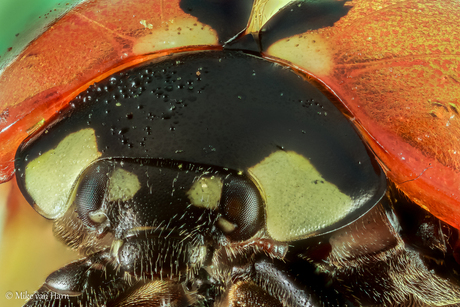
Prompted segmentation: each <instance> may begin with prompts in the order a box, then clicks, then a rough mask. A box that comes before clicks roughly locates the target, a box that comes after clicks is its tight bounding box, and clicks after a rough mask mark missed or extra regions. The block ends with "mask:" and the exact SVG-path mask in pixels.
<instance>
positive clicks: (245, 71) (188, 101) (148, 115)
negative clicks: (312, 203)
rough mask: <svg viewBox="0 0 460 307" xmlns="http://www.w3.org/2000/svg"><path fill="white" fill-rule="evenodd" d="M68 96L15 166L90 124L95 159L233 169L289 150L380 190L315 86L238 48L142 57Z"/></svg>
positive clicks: (341, 178) (327, 174) (370, 190)
mask: <svg viewBox="0 0 460 307" xmlns="http://www.w3.org/2000/svg"><path fill="white" fill-rule="evenodd" d="M90 97H91V98H90ZM73 104H74V105H75V108H73V109H72V113H71V114H70V115H67V118H65V119H62V120H61V119H58V121H60V122H57V123H55V124H54V125H53V126H52V127H51V128H50V129H49V133H47V134H42V135H41V136H40V137H39V138H37V140H36V141H35V142H34V143H30V145H32V144H33V146H26V147H25V148H23V149H21V152H19V153H18V156H17V161H18V162H17V165H16V167H17V168H20V169H24V167H23V166H24V165H22V164H23V163H25V162H21V161H24V159H23V157H25V156H27V155H29V158H30V159H34V158H35V157H36V156H38V153H39V152H40V151H41V152H46V151H48V150H50V149H51V148H54V147H55V146H57V144H58V143H59V142H60V141H61V140H62V139H64V138H65V137H66V136H67V135H68V134H70V133H72V132H76V131H78V130H80V129H85V128H92V129H94V130H95V134H96V138H97V142H98V148H99V150H100V151H101V152H102V157H103V158H104V157H127V158H152V159H161V158H163V159H169V160H180V161H186V162H190V163H195V164H197V165H213V166H218V167H222V168H228V169H232V170H235V171H238V170H246V169H248V168H250V167H252V166H254V165H256V164H258V163H259V162H260V161H262V160H263V159H264V158H266V157H268V156H269V155H270V154H272V153H274V152H277V151H280V150H283V151H286V152H288V151H294V152H296V153H298V154H300V155H302V156H304V157H305V158H307V159H308V160H309V161H310V163H312V164H313V165H314V167H315V168H316V169H317V170H318V172H319V173H320V174H321V176H322V177H323V178H324V180H325V181H328V182H331V183H333V184H335V185H336V186H337V187H338V188H339V189H340V190H341V191H342V192H343V193H345V194H347V195H349V196H350V197H351V198H352V199H354V200H357V199H361V198H362V197H365V198H366V199H372V200H371V201H375V200H376V199H377V200H378V199H380V196H381V195H382V193H384V191H385V187H386V186H385V179H384V178H385V177H384V175H383V173H382V172H381V170H380V169H379V168H378V166H377V163H376V162H375V160H374V159H373V158H372V157H371V156H370V155H369V153H368V151H367V149H366V147H365V146H364V144H363V142H362V140H361V139H360V138H359V137H358V135H357V133H356V132H355V130H354V128H353V126H352V124H351V123H350V122H349V121H348V120H347V119H346V118H345V116H344V115H343V114H342V113H341V112H340V111H339V110H338V109H337V108H336V107H335V106H334V104H333V103H332V102H331V101H329V100H328V98H327V97H326V96H325V95H324V94H323V93H322V92H321V91H320V90H319V89H317V88H316V87H315V86H313V85H312V84H310V83H309V82H308V81H306V79H305V78H303V77H302V76H300V75H298V74H296V73H294V72H293V71H291V70H289V69H286V68H285V67H283V66H281V65H278V64H275V63H271V62H268V61H265V60H263V59H261V58H258V57H255V56H251V55H247V54H244V53H241V52H236V51H222V52H217V51H212V52H198V53H187V54H179V55H176V56H172V57H169V58H167V59H165V60H164V61H161V62H155V61H152V62H149V63H144V64H143V65H139V66H136V67H133V68H130V69H127V70H125V71H123V72H120V73H117V74H115V75H113V76H111V77H109V78H107V79H105V80H103V81H101V82H99V83H97V84H95V85H93V86H91V87H90V88H88V90H87V91H85V92H84V93H82V94H80V95H79V96H78V97H77V98H76V99H75V100H74V101H73ZM140 105H142V108H139V107H138V106H140ZM107 111H108V112H107ZM89 114H91V122H90V125H89V126H88V124H87V122H88V116H89ZM127 114H128V115H129V116H127ZM18 177H21V174H18ZM373 196H375V197H373Z"/></svg>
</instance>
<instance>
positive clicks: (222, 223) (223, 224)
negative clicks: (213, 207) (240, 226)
mask: <svg viewBox="0 0 460 307" xmlns="http://www.w3.org/2000/svg"><path fill="white" fill-rule="evenodd" d="M217 225H219V227H220V229H221V230H222V231H223V232H224V233H231V232H232V231H234V230H235V229H236V227H237V225H235V224H233V223H232V222H230V221H228V220H226V219H224V218H223V217H220V218H219V219H218V220H217Z"/></svg>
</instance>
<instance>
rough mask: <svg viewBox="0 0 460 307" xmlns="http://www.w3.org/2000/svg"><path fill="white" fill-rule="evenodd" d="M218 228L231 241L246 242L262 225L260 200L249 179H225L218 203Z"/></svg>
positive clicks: (262, 216)
mask: <svg viewBox="0 0 460 307" xmlns="http://www.w3.org/2000/svg"><path fill="white" fill-rule="evenodd" d="M220 212H221V214H222V218H221V219H220V220H219V226H220V227H221V229H222V230H223V231H224V232H225V233H226V235H227V237H229V238H230V239H232V240H239V241H241V240H247V239H249V238H250V237H252V236H253V235H254V234H255V233H256V232H257V231H258V230H259V229H260V228H261V227H262V226H263V223H264V211H263V203H262V198H261V196H260V194H259V191H258V189H257V188H256V186H255V185H254V183H252V182H251V181H250V180H249V179H246V178H244V177H236V176H230V177H228V178H226V179H225V181H224V185H223V189H222V197H221V202H220Z"/></svg>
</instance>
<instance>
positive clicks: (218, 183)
mask: <svg viewBox="0 0 460 307" xmlns="http://www.w3.org/2000/svg"><path fill="white" fill-rule="evenodd" d="M222 187H223V183H222V179H221V178H219V177H215V176H211V177H201V178H200V179H198V180H197V181H195V182H194V183H193V185H192V187H191V188H190V190H188V191H187V196H188V198H189V199H190V202H191V203H192V205H194V206H197V207H200V208H206V209H211V210H215V209H217V208H218V206H219V202H220V197H221V195H222Z"/></svg>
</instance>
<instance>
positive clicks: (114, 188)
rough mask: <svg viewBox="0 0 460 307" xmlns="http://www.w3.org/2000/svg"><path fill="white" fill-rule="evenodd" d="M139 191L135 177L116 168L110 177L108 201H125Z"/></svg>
mask: <svg viewBox="0 0 460 307" xmlns="http://www.w3.org/2000/svg"><path fill="white" fill-rule="evenodd" d="M140 189H141V183H140V182H139V179H138V178H137V176H136V175H135V174H133V173H131V172H128V171H126V170H124V169H122V168H117V169H116V170H115V171H113V173H112V174H111V175H110V180H109V197H108V200H109V201H127V200H130V199H131V198H133V196H134V195H135V194H136V193H137V191H139V190H140Z"/></svg>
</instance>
